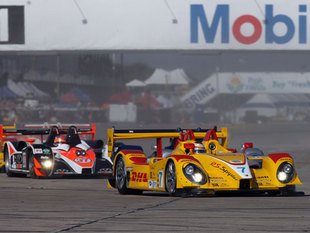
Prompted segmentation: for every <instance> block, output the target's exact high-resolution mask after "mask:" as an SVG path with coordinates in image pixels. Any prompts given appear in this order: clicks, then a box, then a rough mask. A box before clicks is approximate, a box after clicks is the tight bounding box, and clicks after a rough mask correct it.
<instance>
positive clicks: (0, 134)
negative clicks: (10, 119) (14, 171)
mask: <svg viewBox="0 0 310 233" xmlns="http://www.w3.org/2000/svg"><path fill="white" fill-rule="evenodd" d="M10 129H15V126H13V125H12V126H4V125H1V124H0V172H5V162H4V158H3V145H4V143H5V142H6V141H8V140H12V137H13V138H14V136H12V135H8V134H7V133H6V131H7V130H10Z"/></svg>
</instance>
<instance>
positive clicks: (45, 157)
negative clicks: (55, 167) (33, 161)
mask: <svg viewBox="0 0 310 233" xmlns="http://www.w3.org/2000/svg"><path fill="white" fill-rule="evenodd" d="M40 158H41V159H49V158H50V157H48V156H45V155H43V156H40Z"/></svg>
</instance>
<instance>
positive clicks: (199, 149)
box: [194, 143, 206, 154]
mask: <svg viewBox="0 0 310 233" xmlns="http://www.w3.org/2000/svg"><path fill="white" fill-rule="evenodd" d="M194 151H195V153H196V154H204V153H206V149H205V147H204V146H203V145H202V143H195V148H194Z"/></svg>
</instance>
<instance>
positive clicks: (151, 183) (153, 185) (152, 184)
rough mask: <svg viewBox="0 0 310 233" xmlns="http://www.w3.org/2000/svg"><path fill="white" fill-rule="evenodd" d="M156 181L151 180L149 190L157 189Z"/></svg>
mask: <svg viewBox="0 0 310 233" xmlns="http://www.w3.org/2000/svg"><path fill="white" fill-rule="evenodd" d="M156 184H157V182H156V180H149V188H150V189H155V188H156Z"/></svg>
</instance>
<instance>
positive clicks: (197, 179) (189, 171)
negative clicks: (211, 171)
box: [183, 164, 207, 185]
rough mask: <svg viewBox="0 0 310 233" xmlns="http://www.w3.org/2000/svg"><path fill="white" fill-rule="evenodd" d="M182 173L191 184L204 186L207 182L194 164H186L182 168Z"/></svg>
mask: <svg viewBox="0 0 310 233" xmlns="http://www.w3.org/2000/svg"><path fill="white" fill-rule="evenodd" d="M183 173H184V175H185V177H186V178H187V179H189V180H190V181H191V182H193V183H196V184H200V185H202V184H205V183H206V182H207V177H206V175H205V174H204V173H203V171H201V169H200V168H198V167H197V166H196V165H194V164H188V165H186V166H185V167H184V168H183Z"/></svg>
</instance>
